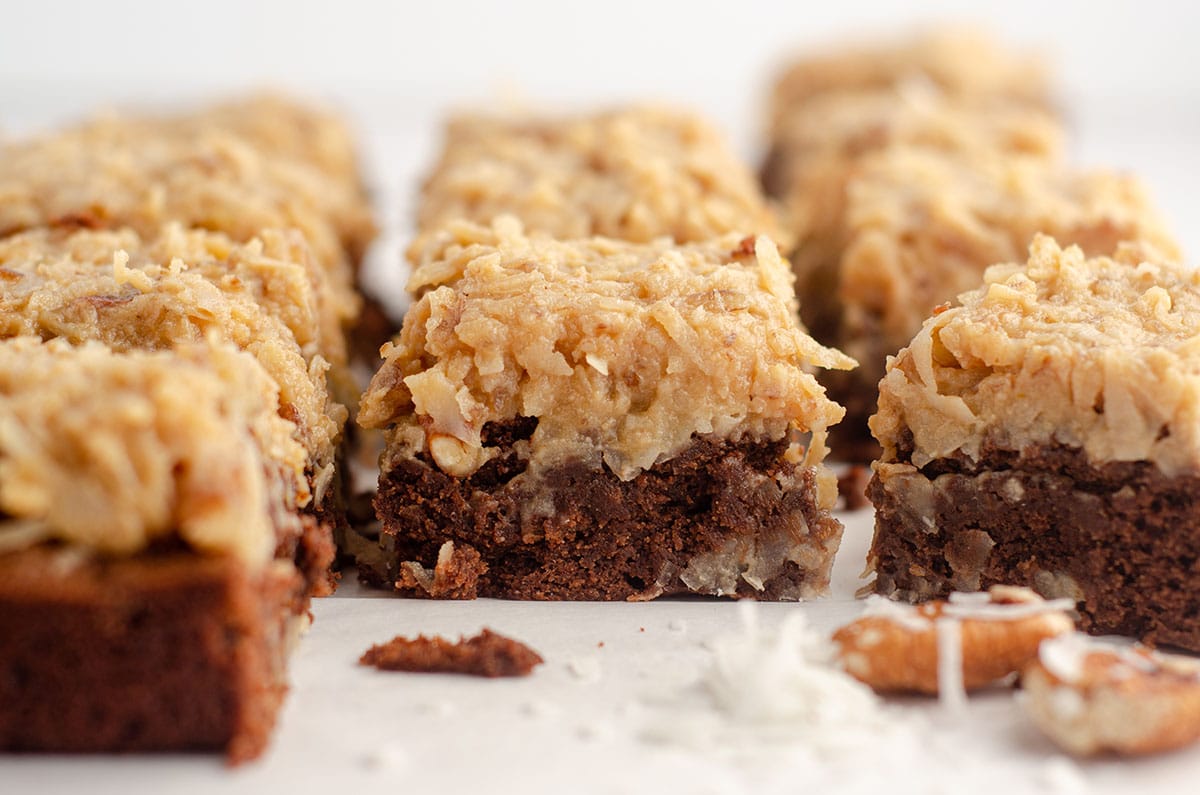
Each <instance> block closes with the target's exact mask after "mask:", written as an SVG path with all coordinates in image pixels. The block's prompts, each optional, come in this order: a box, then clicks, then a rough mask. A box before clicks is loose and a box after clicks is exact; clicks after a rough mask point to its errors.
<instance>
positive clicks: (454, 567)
mask: <svg viewBox="0 0 1200 795" xmlns="http://www.w3.org/2000/svg"><path fill="white" fill-rule="evenodd" d="M536 424H537V423H536V420H531V419H521V420H516V421H513V422H509V423H504V424H496V423H489V425H488V426H487V427H486V428H485V431H484V443H485V444H486V445H489V446H498V447H500V448H502V451H501V453H500V454H499V455H497V456H496V457H495V458H493V459H492V460H491V461H489V462H488V463H487V464H485V465H484V466H483V467H482V468H480V469H479V470H478V471H477V472H476V473H475V474H474V475H472V476H471V477H469V478H466V479H459V478H454V477H451V476H450V475H447V474H445V473H443V472H442V471H440V470H439V469H437V468H436V467H435V466H433V465H432V464H431V463H430V462H429V461H428V460H423V459H420V458H415V459H414V458H404V459H399V460H397V461H395V462H393V464H392V466H391V467H390V468H389V469H388V471H387V472H386V473H385V474H384V476H383V477H382V478H381V479H380V487H379V492H378V494H377V495H376V498H375V507H376V511H377V513H378V515H379V517H380V519H381V522H382V541H383V543H384V545H385V548H386V549H387V550H388V554H387V556H386V560H387V564H386V565H387V571H385V572H380V571H378V570H377V569H374V568H369V567H368V568H367V569H366V570H365V571H364V572H363V574H364V579H366V580H368V581H372V582H379V581H381V580H382V581H384V582H392V583H396V584H398V585H400V586H401V587H402V588H404V587H405V586H406V585H407V586H412V584H413V583H412V578H411V576H407V577H406V576H405V575H410V574H411V571H406V569H407V568H408V567H406V566H404V565H402V564H405V562H408V561H416V562H419V563H420V564H421V566H422V567H428V569H430V570H432V569H433V568H434V564H435V561H437V562H438V566H437V569H438V571H437V575H442V574H444V576H443V577H442V580H447V581H448V580H451V579H453V580H454V586H455V587H454V588H449V589H448V590H444V592H443V593H442V594H438V593H435V592H433V591H431V595H435V596H436V595H445V596H453V597H457V598H469V597H472V596H492V597H501V598H511V599H595V600H613V599H648V598H654V597H657V596H660V595H663V594H671V593H688V592H696V591H700V592H706V593H714V592H718V591H719V592H721V593H724V595H730V596H732V595H736V596H739V597H756V598H760V599H778V598H799V597H800V596H808V595H816V594H818V593H822V592H824V591H825V589H826V588H827V586H828V575H829V562H831V560H832V555H833V551H834V550H835V549H836V547H837V544H838V543H839V541H840V538H841V525H840V524H839V523H838V522H837V521H836V520H834V519H833V518H832V517H831V516H830V515H829V513H828V512H827V511H822V510H819V509H818V508H817V507H816V494H815V492H816V484H815V482H814V481H815V477H814V473H813V471H812V470H811V469H804V468H802V467H799V466H797V465H795V464H791V463H788V462H786V461H785V460H783V453H784V451H785V449H786V445H787V443H786V441H779V442H752V441H743V442H739V443H729V442H716V441H712V440H708V439H702V438H694V439H693V442H692V444H691V445H690V446H689V447H688V448H687V449H686V450H684V451H683V452H681V453H680V454H678V455H676V456H675V457H674V458H671V459H669V460H667V461H665V462H662V463H661V464H658V465H656V466H655V467H654V468H653V469H651V470H647V471H644V472H642V473H641V474H640V475H638V476H637V477H635V478H633V479H632V480H628V481H622V480H621V479H620V478H618V477H617V476H616V475H614V474H613V473H612V472H611V471H609V470H608V469H607V468H605V469H603V470H595V469H593V468H590V467H587V466H585V465H584V464H582V463H578V464H567V465H564V466H560V467H558V468H557V469H555V470H552V471H550V472H548V473H546V475H545V476H544V478H543V481H542V483H541V485H540V487H539V488H537V490H536V491H534V490H533V489H531V487H530V486H529V485H528V484H526V483H525V479H523V478H518V477H517V476H518V475H519V474H520V473H521V472H522V471H523V469H524V465H523V463H522V461H521V460H520V458H519V456H518V454H517V452H516V449H515V448H514V445H515V444H516V442H518V441H519V440H521V439H527V438H529V436H531V435H532V433H533V430H534V428H536ZM781 484H785V485H781ZM531 505H539V506H547V507H549V510H547V511H543V512H541V513H539V514H537V515H532V514H531V512H530V511H529V506H531ZM523 514H524V516H523ZM805 533H807V538H805V537H803V535H804V534H805ZM751 539H753V540H755V541H756V542H757V543H758V545H759V549H760V551H761V550H763V549H764V548H768V549H770V550H771V551H772V552H774V553H777V557H778V558H779V565H778V566H777V567H776V571H774V572H772V576H770V577H768V578H765V579H764V580H763V581H762V582H761V583H760V584H761V588H756V587H754V586H752V585H751V584H750V583H749V582H748V581H747V578H746V577H745V576H736V575H734V576H731V577H728V578H726V579H725V580H723V583H724V585H725V587H722V588H711V587H707V586H708V585H710V584H711V583H710V582H709V581H708V580H707V579H706V578H711V577H712V576H714V573H715V570H716V566H717V565H719V564H718V563H717V559H719V557H720V555H721V552H720V550H722V549H727V548H728V545H730V544H736V543H738V542H746V541H750V540H751ZM448 541H449V542H452V543H453V546H452V547H444V545H445V543H446V542H448ZM795 544H803V545H804V546H805V548H806V551H811V553H812V554H811V556H810V557H811V559H812V563H811V565H810V566H809V567H808V570H805V569H803V568H801V566H800V565H798V564H797V563H795V562H792V561H790V560H783V559H782V558H783V557H784V556H785V547H791V546H793V545H795ZM447 552H449V553H450V554H446V553H447ZM439 553H442V554H441V560H439ZM709 553H713V555H714V558H713V559H711V560H709V559H706V558H705V556H706V555H707V554H709ZM722 562H724V563H726V564H728V561H727V560H726V561H722ZM689 565H691V568H690V569H689ZM464 568H466V569H469V571H465V570H463V569H464ZM437 575H435V577H434V582H433V588H434V590H436V589H437V588H439V587H442V586H441V583H440V582H439V580H438V577H437ZM464 584H465V587H464ZM697 586H699V587H697ZM447 587H448V586H447ZM407 590H412V588H411V587H408V588H407Z"/></svg>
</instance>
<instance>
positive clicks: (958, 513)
mask: <svg viewBox="0 0 1200 795" xmlns="http://www.w3.org/2000/svg"><path fill="white" fill-rule="evenodd" d="M909 450H911V440H906V439H901V440H900V444H899V456H900V458H901V459H904V458H906V457H907V452H908V451H909ZM868 495H869V497H870V499H871V502H872V503H873V504H874V505H875V509H876V520H875V536H874V539H873V541H872V544H871V551H870V554H869V558H868V567H869V568H870V569H871V570H873V571H874V573H875V577H876V579H875V582H874V586H873V587H874V590H875V591H876V592H878V593H881V594H884V595H888V596H892V597H895V598H900V599H904V600H907V601H920V600H925V599H930V598H935V597H940V596H945V595H946V594H947V593H949V592H950V591H954V590H979V589H984V588H987V587H989V586H991V585H996V584H1014V585H1026V586H1029V587H1032V588H1034V589H1035V590H1037V591H1038V592H1039V593H1041V594H1042V595H1043V596H1046V597H1067V598H1071V599H1074V600H1075V601H1076V602H1077V604H1078V606H1079V612H1080V615H1081V626H1082V627H1083V628H1084V629H1085V630H1086V631H1088V632H1091V633H1093V634H1119V635H1127V636H1131V637H1136V638H1140V639H1142V640H1143V641H1146V642H1148V643H1157V644H1164V645H1171V646H1178V647H1181V648H1185V649H1189V650H1192V651H1200V595H1198V594H1200V497H1198V496H1197V495H1200V474H1180V475H1174V476H1172V475H1167V474H1165V473H1164V472H1162V471H1161V470H1160V469H1159V468H1158V467H1157V466H1156V465H1155V464H1153V463H1152V462H1149V461H1111V462H1105V463H1099V464H1097V463H1095V462H1092V461H1090V460H1089V459H1088V457H1087V455H1086V453H1085V452H1084V451H1083V450H1081V449H1079V448H1075V447H1069V446H1066V445H1061V444H1047V445H1035V446H1030V447H1026V448H1025V449H1024V450H1022V451H1019V452H1018V451H1014V450H1007V449H1003V448H1001V447H998V446H996V445H995V444H985V445H984V447H983V450H982V452H981V454H980V456H979V458H978V460H977V461H974V462H971V461H968V460H966V459H963V458H944V459H937V460H934V461H932V462H930V463H929V464H927V465H926V466H925V467H922V468H920V469H918V468H917V467H916V466H914V465H912V464H910V463H907V462H905V461H903V460H901V461H900V462H895V463H882V464H879V465H877V468H876V472H875V475H874V477H873V478H872V480H871V483H870V485H869V487H868Z"/></svg>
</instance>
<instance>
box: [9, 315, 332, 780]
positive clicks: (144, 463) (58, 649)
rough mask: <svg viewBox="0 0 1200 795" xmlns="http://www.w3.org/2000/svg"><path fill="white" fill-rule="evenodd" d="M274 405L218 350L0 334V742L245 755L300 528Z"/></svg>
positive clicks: (246, 366)
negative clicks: (125, 348) (115, 346)
mask: <svg viewBox="0 0 1200 795" xmlns="http://www.w3.org/2000/svg"><path fill="white" fill-rule="evenodd" d="M232 383H236V384H237V385H238V388H237V389H236V390H235V389H231V388H230V387H229V384H232ZM278 407H279V388H278V387H277V386H276V384H275V382H274V381H273V380H272V379H271V378H270V376H268V375H267V373H266V372H265V371H264V370H263V369H262V367H261V366H260V365H259V364H258V362H257V361H256V360H255V359H254V358H253V357H251V356H250V355H248V354H246V353H243V352H240V351H237V350H236V349H234V348H232V347H229V346H222V345H216V344H212V345H195V346H186V345H185V346H182V347H180V348H177V349H176V350H174V351H170V352H166V351H164V352H146V351H130V352H128V353H114V352H112V351H111V350H109V349H108V348H106V347H104V346H102V345H100V344H99V343H87V344H83V345H80V346H71V345H68V344H67V343H66V342H65V341H64V340H55V341H52V342H50V343H43V342H41V341H40V340H37V339H36V338H28V337H22V338H14V339H9V340H4V341H0V429H2V431H0V702H2V703H3V704H4V709H3V710H0V749H6V750H62V751H116V750H125V751H130V750H162V749H176V750H182V749H207V750H217V749H225V751H226V753H227V754H228V756H229V758H230V759H231V760H232V761H242V760H245V759H249V758H252V757H254V756H256V755H257V754H258V753H259V752H261V750H262V749H263V747H264V746H265V745H266V742H267V738H268V736H269V733H270V730H271V727H272V725H273V723H274V720H275V713H276V710H277V709H278V706H279V704H280V702H281V701H282V697H283V695H284V693H285V691H286V681H285V679H284V670H285V664H284V663H285V659H286V653H287V651H288V648H289V646H290V643H291V639H292V638H293V637H294V636H295V635H296V633H297V632H298V631H299V629H300V628H301V627H302V626H303V625H304V623H305V622H306V620H307V613H306V608H307V603H308V598H307V594H308V592H309V587H308V586H307V585H306V583H305V573H304V572H303V571H302V570H301V569H302V568H303V565H304V564H303V562H302V561H299V560H298V556H297V554H296V550H298V549H300V548H302V547H304V546H305V545H306V544H307V543H308V541H307V540H306V536H307V535H308V533H309V532H310V530H311V526H312V524H313V520H312V519H311V518H309V517H306V516H305V515H304V514H303V513H302V512H301V505H302V501H303V499H304V498H305V497H306V496H307V494H308V485H307V480H306V475H305V463H306V460H307V455H306V453H305V451H304V449H303V447H301V446H300V444H299V443H298V442H297V441H296V440H295V439H294V438H293V433H294V426H293V425H292V424H291V423H290V422H288V421H287V420H285V419H283V418H282V417H280V416H279V411H278ZM326 565H327V564H326Z"/></svg>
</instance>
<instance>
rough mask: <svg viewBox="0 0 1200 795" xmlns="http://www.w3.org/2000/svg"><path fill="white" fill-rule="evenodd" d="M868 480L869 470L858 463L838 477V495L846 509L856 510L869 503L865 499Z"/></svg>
mask: <svg viewBox="0 0 1200 795" xmlns="http://www.w3.org/2000/svg"><path fill="white" fill-rule="evenodd" d="M868 480H870V472H869V471H868V469H867V468H866V467H865V466H862V465H860V464H854V465H853V466H851V467H850V468H849V469H848V470H846V472H845V473H844V474H842V475H840V476H839V477H838V495H839V496H840V497H841V498H842V502H843V504H844V505H845V508H846V510H847V511H857V510H858V509H859V508H866V507H867V505H869V504H870V503H869V501H868V500H867V481H868Z"/></svg>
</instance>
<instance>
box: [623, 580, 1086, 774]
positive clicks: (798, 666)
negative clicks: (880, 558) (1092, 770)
mask: <svg viewBox="0 0 1200 795" xmlns="http://www.w3.org/2000/svg"><path fill="white" fill-rule="evenodd" d="M738 609H739V612H740V618H741V623H742V627H741V630H740V632H737V633H731V634H729V635H726V636H719V637H715V638H711V639H709V640H707V641H706V642H702V643H701V646H702V647H704V648H706V649H707V650H708V660H707V667H706V668H705V669H704V670H703V671H702V673H701V674H700V675H699V676H698V677H696V678H694V679H693V680H692V681H690V682H688V683H686V684H682V685H681V686H680V687H679V688H678V689H677V690H676V691H675V692H670V693H654V694H652V695H647V696H644V697H643V699H642V703H643V706H644V707H645V718H644V721H643V725H642V728H641V734H640V737H641V739H642V740H643V741H644V742H646V743H648V744H649V745H650V746H651V747H653V748H657V749H658V750H659V751H660V752H663V753H683V754H687V755H695V756H697V757H698V758H699V757H702V758H703V759H704V761H705V763H706V764H708V763H715V764H720V765H726V766H732V767H733V768H734V769H735V770H737V771H739V773H741V774H742V775H743V776H744V777H745V779H746V781H747V785H748V786H750V785H752V787H753V789H754V791H755V792H756V793H766V792H774V791H779V792H795V791H797V789H796V788H797V787H799V786H801V784H803V789H804V790H805V791H809V792H822V791H835V790H836V791H837V792H839V793H856V792H863V793H866V792H880V791H885V790H884V788H886V791H888V792H893V793H895V792H922V793H941V792H945V793H954V792H962V791H964V789H965V788H966V787H977V786H978V783H979V781H980V780H981V778H980V777H981V776H988V777H992V776H1001V777H1003V778H1004V780H1006V781H1009V782H1011V789H1012V791H1014V792H1018V791H1019V792H1031V793H1059V792H1065V790H1063V789H1062V788H1061V787H1060V786H1059V783H1061V782H1062V781H1063V780H1064V776H1063V775H1061V774H1062V771H1061V770H1058V771H1056V772H1057V773H1059V775H1055V776H1047V775H1044V773H1043V772H1041V768H1040V767H1037V766H1033V765H1029V764H1028V762H1029V761H1030V760H1029V758H1028V754H1029V752H1030V751H1029V749H1028V748H1026V747H1022V746H1021V743H1022V742H1023V740H1024V738H1023V737H1022V735H1021V733H1020V727H1022V726H1023V725H1024V724H1023V722H1022V720H1021V718H1020V716H1019V714H1018V713H1017V712H1016V711H1015V710H1014V709H1013V707H1012V704H1011V700H1010V699H1005V700H1004V701H1003V702H998V701H996V700H995V699H990V700H984V701H983V703H978V704H977V703H975V702H972V703H969V704H967V705H966V708H965V712H958V711H948V710H946V709H944V708H942V707H939V706H938V704H937V702H936V701H933V700H927V701H926V700H920V701H913V700H904V701H898V702H885V701H884V700H882V699H881V698H879V697H878V696H877V695H875V693H874V692H873V691H872V690H871V689H870V688H869V687H867V686H866V685H863V684H861V683H860V682H858V681H857V680H855V679H853V678H852V677H850V676H849V675H847V674H845V673H844V672H843V671H841V670H840V669H839V668H837V667H835V664H834V650H833V647H832V644H831V643H830V642H829V641H828V639H827V638H825V637H824V636H823V635H821V634H820V633H818V632H817V631H816V630H814V629H813V628H811V627H810V626H809V625H808V623H807V620H806V617H805V613H804V612H803V609H802V608H797V609H796V610H794V611H792V612H791V613H790V614H789V615H788V617H787V618H786V619H785V620H784V621H783V622H781V623H780V624H778V625H776V626H773V627H767V626H763V625H762V624H761V623H760V613H759V608H758V607H757V606H756V605H755V604H753V603H751V602H742V603H740V604H739V605H738ZM982 712H986V713H987V715H986V716H984V715H982V714H980V713H982ZM981 724H982V725H985V726H989V727H991V729H989V730H988V731H987V733H986V734H981V733H980V729H979V726H980V725H981ZM997 727H999V728H998V729H997ZM1006 733H1007V734H1011V738H1009V737H1007V736H1005V734H1006ZM1045 756H1046V760H1047V761H1049V760H1050V759H1051V758H1053V757H1054V756H1055V755H1054V754H1053V749H1050V748H1047V749H1046V755H1045ZM1062 761H1063V760H1061V758H1059V759H1057V760H1056V763H1057V764H1059V765H1061V764H1062ZM1067 764H1071V763H1069V762H1067ZM897 771H906V774H905V776H904V777H903V779H902V780H897ZM1072 772H1076V773H1078V775H1075V776H1071V777H1069V778H1071V784H1072V786H1071V787H1070V788H1069V789H1070V791H1071V792H1085V791H1086V783H1085V779H1084V777H1083V774H1082V771H1079V770H1078V769H1074V770H1073V771H1072ZM1081 787H1083V788H1081Z"/></svg>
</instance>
